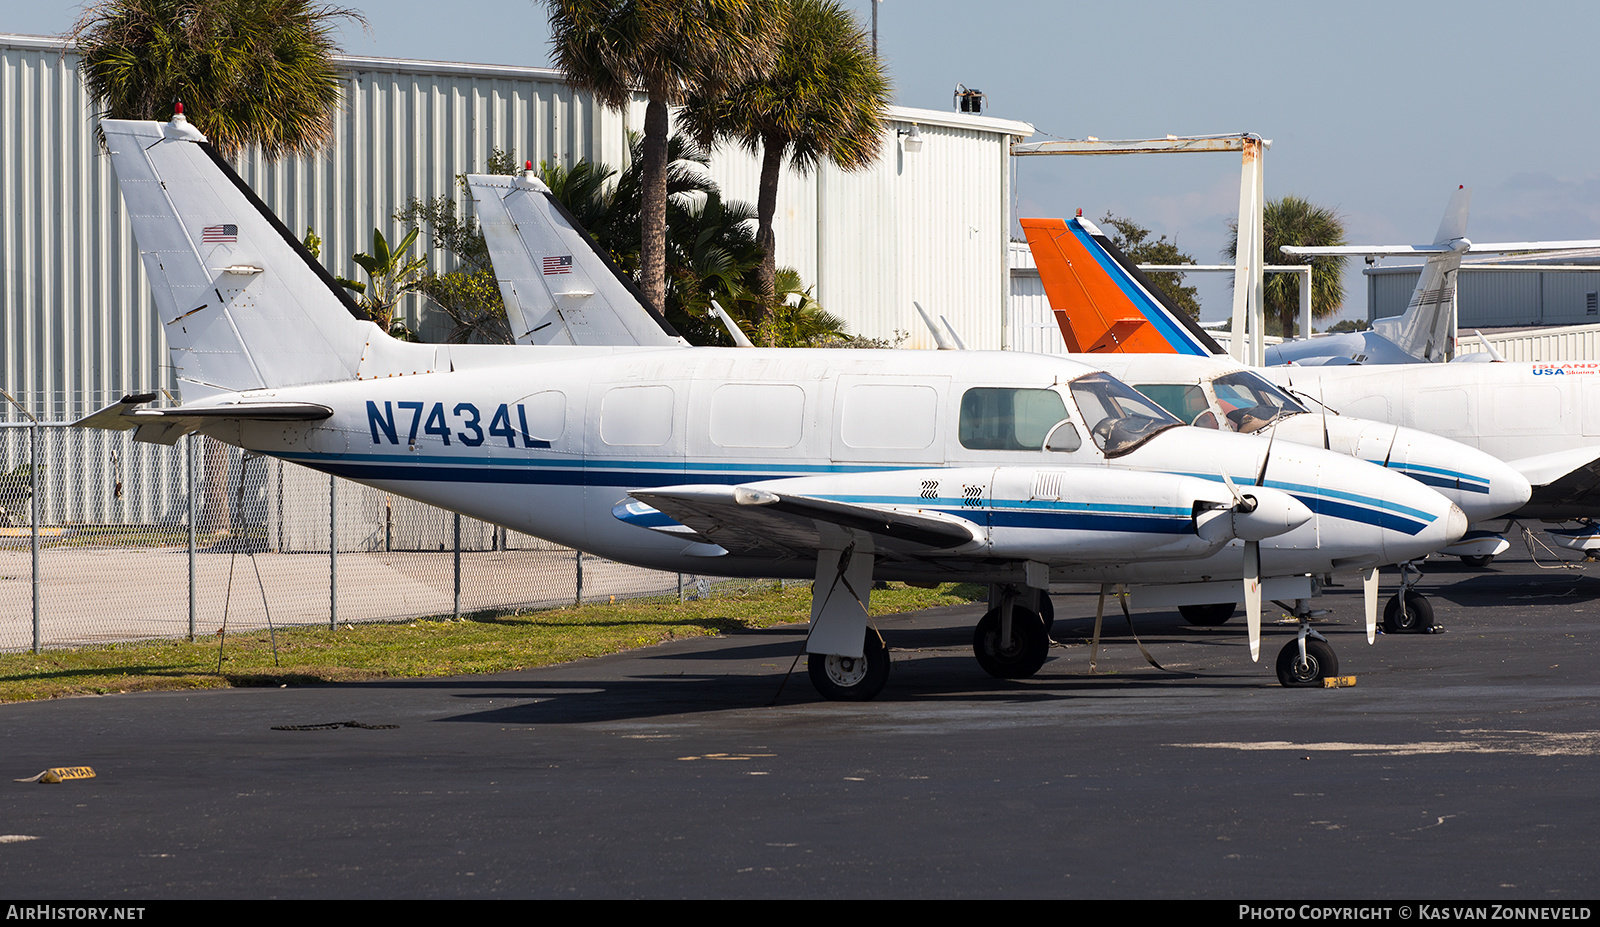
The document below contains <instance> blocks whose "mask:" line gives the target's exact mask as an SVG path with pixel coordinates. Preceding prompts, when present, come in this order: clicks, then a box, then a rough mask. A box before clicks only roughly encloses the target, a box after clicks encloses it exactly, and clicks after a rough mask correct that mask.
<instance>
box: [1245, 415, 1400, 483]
mask: <svg viewBox="0 0 1600 927" xmlns="http://www.w3.org/2000/svg"><path fill="white" fill-rule="evenodd" d="M1396 433H1397V434H1398V431H1397V432H1396ZM1276 440H1278V429H1277V428H1273V429H1272V434H1269V435H1267V455H1266V456H1265V457H1263V458H1261V472H1260V473H1258V474H1256V485H1257V486H1265V485H1267V464H1270V463H1272V442H1274V441H1276Z"/></svg>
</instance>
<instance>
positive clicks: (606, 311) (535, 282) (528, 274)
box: [467, 165, 687, 346]
mask: <svg viewBox="0 0 1600 927" xmlns="http://www.w3.org/2000/svg"><path fill="white" fill-rule="evenodd" d="M467 186H468V187H469V188H470V189H471V190H472V198H473V204H474V207H475V209H476V212H477V216H478V223H479V225H480V227H481V228H482V229H483V238H484V242H485V243H486V244H487V245H488V247H489V254H490V258H491V260H492V262H493V264H494V275H495V279H496V280H497V281H498V282H499V284H500V294H501V296H502V297H503V298H504V300H505V305H506V319H507V321H508V322H509V323H510V325H511V335H512V338H513V339H514V340H515V341H516V342H517V343H518V344H593V345H628V344H634V345H643V346H649V345H659V346H669V345H683V344H686V343H687V342H685V341H684V340H683V338H682V337H680V336H679V335H678V333H677V332H676V331H675V330H673V328H672V326H671V325H670V324H669V323H668V322H667V320H666V319H664V318H662V317H661V316H660V315H658V314H656V313H655V312H654V311H652V310H651V309H649V308H648V306H647V303H646V301H645V298H644V294H642V293H641V292H639V288H638V287H637V286H636V285H635V284H634V282H633V281H632V280H631V279H629V278H628V276H627V275H626V274H624V273H622V271H621V270H619V269H618V268H617V266H616V265H615V264H614V263H612V261H611V259H610V257H609V256H607V255H606V253H605V252H604V251H602V250H601V249H600V247H599V246H598V245H596V244H595V242H594V239H592V238H590V237H589V235H588V233H587V232H585V231H584V230H583V227H582V226H581V225H580V224H579V223H578V220H577V219H575V218H573V216H572V214H571V213H569V212H568V211H567V210H566V208H565V207H563V206H562V205H561V203H560V202H559V201H558V200H556V198H555V197H554V196H552V195H551V193H550V188H549V187H547V186H545V185H544V183H543V182H541V181H540V180H539V178H538V176H537V175H536V174H534V172H533V170H532V166H531V165H530V166H529V169H528V170H527V171H526V172H524V173H523V174H522V175H521V176H519V177H500V176H494V175H488V174H473V175H470V176H468V177H467Z"/></svg>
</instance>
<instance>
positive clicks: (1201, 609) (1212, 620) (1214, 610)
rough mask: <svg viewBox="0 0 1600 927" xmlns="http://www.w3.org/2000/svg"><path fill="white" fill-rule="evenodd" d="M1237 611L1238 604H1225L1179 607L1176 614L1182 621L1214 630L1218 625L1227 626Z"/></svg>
mask: <svg viewBox="0 0 1600 927" xmlns="http://www.w3.org/2000/svg"><path fill="white" fill-rule="evenodd" d="M1238 610H1239V603H1237V602H1227V603H1224V604H1221V605H1180V606H1178V614H1180V615H1182V616H1183V620H1184V621H1187V622H1189V623H1190V624H1192V625H1198V626H1199V627H1202V628H1214V627H1216V626H1217V625H1220V624H1227V623H1228V619H1229V618H1232V617H1233V613H1234V612H1236V611H1238Z"/></svg>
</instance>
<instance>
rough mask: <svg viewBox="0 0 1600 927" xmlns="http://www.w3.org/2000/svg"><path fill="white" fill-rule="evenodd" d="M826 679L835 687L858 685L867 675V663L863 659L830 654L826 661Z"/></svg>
mask: <svg viewBox="0 0 1600 927" xmlns="http://www.w3.org/2000/svg"><path fill="white" fill-rule="evenodd" d="M827 670H828V679H829V681H831V682H832V683H833V684H834V685H837V686H845V687H849V686H854V685H858V684H859V683H860V682H861V680H862V679H865V678H866V675H867V661H866V660H865V659H864V658H857V657H841V656H838V655H835V654H830V655H829V656H828V661H827Z"/></svg>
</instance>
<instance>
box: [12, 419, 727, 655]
mask: <svg viewBox="0 0 1600 927" xmlns="http://www.w3.org/2000/svg"><path fill="white" fill-rule="evenodd" d="M132 435H133V433H132V432H131V431H127V432H114V431H100V430H94V429H83V428H71V427H69V426H68V425H67V424H66V423H64V422H49V423H43V422H40V423H31V422H0V650H10V651H15V650H23V649H30V648H31V649H34V650H38V649H41V648H48V647H64V646H74V645H81V644H91V643H101V642H108V641H121V640H135V639H141V638H151V637H178V636H189V635H202V634H212V633H215V632H216V631H217V630H218V629H219V628H221V627H222V626H223V625H224V622H226V626H227V627H228V628H229V629H230V630H231V629H240V630H242V629H252V628H261V627H266V626H267V625H269V624H271V625H277V626H283V625H323V626H331V625H333V624H336V623H338V622H353V621H384V620H390V621H394V620H402V619H408V618H416V617H424V616H461V615H467V614H471V613H473V612H477V611H482V610H488V609H494V610H509V609H519V608H540V607H552V606H557V605H570V604H581V603H583V602H593V601H609V600H613V599H619V598H624V597H637V596H672V597H678V598H692V597H698V596H703V595H706V594H709V592H710V591H711V588H712V586H711V582H712V579H711V578H710V577H702V576H691V575H686V574H679V573H663V572H659V571H655V570H646V569H641V568H638V567H631V566H627V565H624V564H620V563H616V562H613V561H609V560H604V559H601V558H598V557H593V556H586V555H584V554H582V553H579V552H578V551H575V550H572V549H570V548H566V547H560V546H558V545H555V544H551V543H549V542H547V541H543V540H540V539H538V538H535V537H532V536H530V535H526V534H521V533H519V532H515V531H508V530H506V529H505V528H501V527H498V526H496V525H491V524H488V523H486V522H481V521H478V520H476V519H472V518H464V517H462V516H459V515H456V514H453V513H451V512H447V511H445V510H443V509H439V508H435V507H433V506H429V505H424V504H422V503H420V502H414V501H412V500H410V499H405V498H402V497H400V496H395V495H392V494H389V493H384V492H380V491H378V490H376V489H372V488H370V487H367V486H362V485H360V484H357V483H351V482H349V481H346V480H342V479H338V478H335V477H330V476H327V475H325V474H322V473H318V472H316V471H313V470H310V469H307V468H305V467H301V466H298V465H296V464H291V463H286V462H283V461H280V460H277V459H274V458H270V457H260V456H256V455H251V454H246V453H244V452H242V451H240V450H238V449H237V448H232V447H229V446H227V445H224V444H221V443H219V442H216V441H212V440H211V439H209V438H201V437H197V436H194V435H190V436H188V437H185V438H183V439H181V440H179V441H178V443H177V444H176V445H174V446H172V447H166V446H163V445H156V444H146V443H140V442H136V441H134V440H133V439H132Z"/></svg>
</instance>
